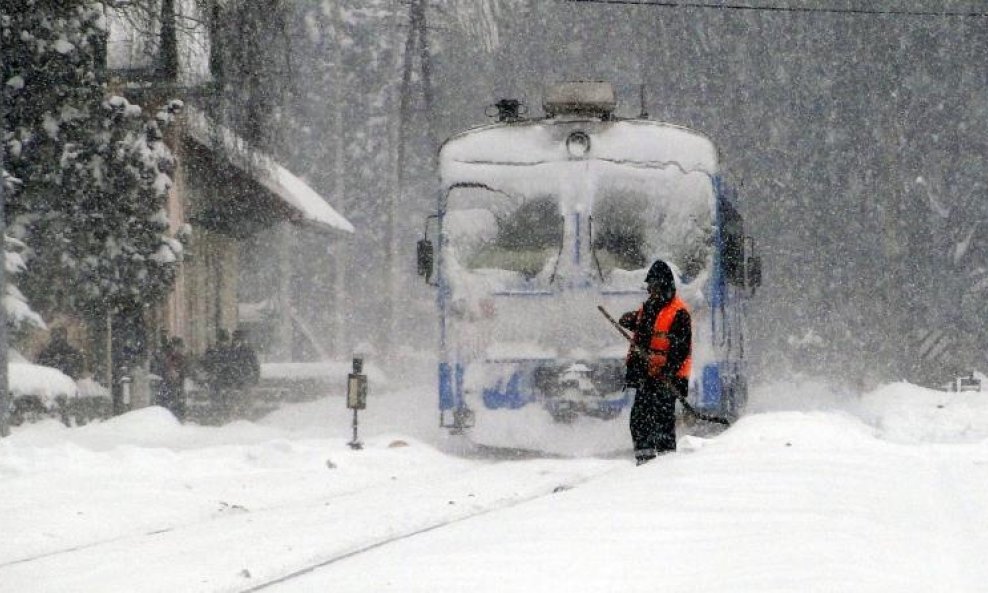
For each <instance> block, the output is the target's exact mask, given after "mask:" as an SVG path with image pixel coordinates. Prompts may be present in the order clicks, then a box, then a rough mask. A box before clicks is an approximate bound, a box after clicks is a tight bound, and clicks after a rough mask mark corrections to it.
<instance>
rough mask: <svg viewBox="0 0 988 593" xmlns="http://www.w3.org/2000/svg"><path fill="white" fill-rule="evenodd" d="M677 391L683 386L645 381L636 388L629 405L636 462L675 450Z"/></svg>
mask: <svg viewBox="0 0 988 593" xmlns="http://www.w3.org/2000/svg"><path fill="white" fill-rule="evenodd" d="M677 383H685V381H681V380H680V381H677ZM687 388H688V387H687ZM677 389H682V385H677V386H673V384H672V383H670V382H668V381H648V380H646V381H645V382H644V385H642V386H641V387H639V388H638V389H637V391H636V393H635V403H634V404H633V405H632V406H631V440H632V442H634V444H635V457H636V458H637V459H639V460H642V459H650V458H652V457H655V456H656V455H658V454H659V453H664V452H666V451H675V450H676V396H677V395H678V394H677V393H676V390H677ZM684 395H685V394H684Z"/></svg>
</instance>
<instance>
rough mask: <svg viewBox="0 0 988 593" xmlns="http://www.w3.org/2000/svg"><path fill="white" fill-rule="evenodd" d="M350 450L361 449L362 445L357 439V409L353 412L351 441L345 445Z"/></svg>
mask: <svg viewBox="0 0 988 593" xmlns="http://www.w3.org/2000/svg"><path fill="white" fill-rule="evenodd" d="M347 444H348V445H350V448H351V449H363V447H364V446H363V444H362V443H361V442H360V440H359V439H358V438H357V409H356V408H354V410H353V440H352V441H350V442H349V443H347Z"/></svg>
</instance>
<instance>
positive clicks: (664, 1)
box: [564, 0, 988, 18]
mask: <svg viewBox="0 0 988 593" xmlns="http://www.w3.org/2000/svg"><path fill="white" fill-rule="evenodd" d="M564 1H566V2H572V3H584V4H621V5H627V6H658V7H662V8H713V9H719V10H746V11H752V12H777V13H785V12H788V13H819V14H849V15H894V16H915V17H962V18H988V12H977V11H970V12H961V11H946V10H940V11H935V10H901V9H893V10H879V9H872V8H811V7H806V6H753V5H751V4H735V3H729V2H716V3H714V2H696V1H689V0H686V1H682V2H680V1H677V0H564Z"/></svg>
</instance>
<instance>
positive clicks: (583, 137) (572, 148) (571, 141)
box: [566, 132, 590, 158]
mask: <svg viewBox="0 0 988 593" xmlns="http://www.w3.org/2000/svg"><path fill="white" fill-rule="evenodd" d="M566 150H567V151H569V154H570V156H573V157H577V158H580V157H584V156H586V155H587V153H588V152H590V136H587V133H586V132H573V133H572V134H570V135H569V137H568V138H566Z"/></svg>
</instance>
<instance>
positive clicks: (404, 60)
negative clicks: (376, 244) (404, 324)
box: [382, 0, 436, 348]
mask: <svg viewBox="0 0 988 593" xmlns="http://www.w3.org/2000/svg"><path fill="white" fill-rule="evenodd" d="M397 15H398V5H397V4H396V6H395V17H396V18H395V20H396V21H397ZM396 26H397V22H396ZM427 31H428V24H427V21H426V0H412V2H411V4H409V7H408V34H407V36H406V37H405V51H404V54H399V51H400V50H399V47H400V45H399V44H398V42H397V39H396V40H395V54H396V55H395V63H396V64H397V63H398V61H399V58H400V59H401V64H402V66H401V85H400V86H399V87H398V90H397V95H398V97H397V101H396V103H397V114H395V115H396V116H397V118H398V121H397V123H396V124H395V125H393V126H392V135H391V138H392V144H393V153H392V154H393V157H394V162H393V168H392V171H393V172H392V179H393V184H394V185H393V187H392V188H391V191H390V192H389V194H388V196H387V200H388V202H387V207H386V212H387V214H386V216H387V229H386V233H387V237H388V240H387V242H386V243H387V249H388V251H387V254H386V258H385V262H386V263H385V266H384V271H385V274H387V275H388V277H387V278H386V279H385V285H386V286H387V287H388V290H387V298H388V303H387V306H386V311H387V316H386V319H385V321H384V323H383V326H384V327H383V328H382V329H383V331H384V336H383V337H384V339H383V341H382V344H383V345H384V346H385V348H387V347H388V346H389V345H390V344H393V343H394V339H393V336H395V335H396V333H397V329H398V317H399V315H400V311H401V310H402V308H401V307H399V303H400V302H401V300H400V299H399V294H398V292H399V290H401V288H400V287H401V286H403V283H400V282H399V281H398V280H399V278H398V276H399V274H400V273H401V271H400V270H399V268H398V266H397V261H398V253H399V249H400V246H399V245H398V239H399V232H398V231H399V228H398V226H399V221H400V220H401V216H399V215H398V208H399V205H403V204H406V201H405V200H404V190H405V182H406V178H407V175H406V167H407V163H408V157H407V146H408V141H409V136H410V133H409V126H410V125H411V124H412V71H413V68H414V61H415V50H416V47H417V48H418V51H419V67H420V69H421V75H422V95H423V102H424V103H425V112H426V119H427V122H426V124H427V135H428V141H429V146H430V150H434V149H435V147H436V142H435V135H436V133H435V121H434V120H435V117H434V113H435V109H434V94H433V88H432V59H431V52H430V48H429V40H428V36H427Z"/></svg>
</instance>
